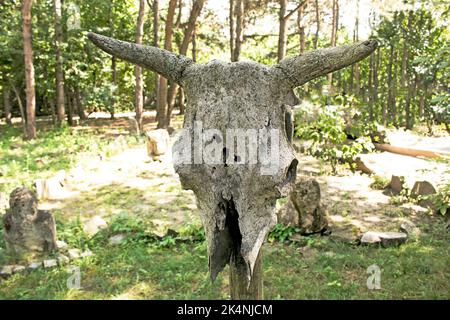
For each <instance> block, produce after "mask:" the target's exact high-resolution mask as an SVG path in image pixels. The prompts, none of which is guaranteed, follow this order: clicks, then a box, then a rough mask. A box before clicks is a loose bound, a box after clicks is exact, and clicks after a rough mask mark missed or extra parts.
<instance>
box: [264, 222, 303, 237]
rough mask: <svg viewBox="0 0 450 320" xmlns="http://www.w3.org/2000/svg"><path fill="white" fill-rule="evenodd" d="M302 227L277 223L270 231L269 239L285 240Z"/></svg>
mask: <svg viewBox="0 0 450 320" xmlns="http://www.w3.org/2000/svg"><path fill="white" fill-rule="evenodd" d="M299 231H300V229H299V228H296V227H293V226H285V225H283V224H281V223H278V224H276V225H275V227H274V228H273V229H272V230H271V231H270V232H269V235H268V241H269V242H273V241H275V240H277V241H280V242H284V241H286V240H288V239H289V237H291V236H293V235H294V234H295V233H297V232H299Z"/></svg>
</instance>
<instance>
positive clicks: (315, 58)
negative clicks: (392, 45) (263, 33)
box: [274, 40, 378, 87]
mask: <svg viewBox="0 0 450 320" xmlns="http://www.w3.org/2000/svg"><path fill="white" fill-rule="evenodd" d="M377 47H378V42H377V41H376V40H367V41H364V42H360V43H355V44H352V45H348V46H341V47H334V48H327V49H320V50H315V51H311V52H308V53H305V54H303V55H301V56H296V57H290V58H286V59H284V60H282V61H280V63H279V64H277V65H275V66H274V68H278V69H281V71H282V72H283V73H284V75H285V77H286V78H287V79H288V81H289V82H291V83H292V86H293V87H298V86H301V85H302V84H305V83H306V82H308V81H311V80H313V79H315V78H317V77H320V76H323V75H326V74H328V73H330V72H333V71H336V70H339V69H342V68H345V67H347V66H349V65H351V64H354V63H356V62H358V61H360V60H362V59H364V58H366V57H367V56H369V55H370V54H371V53H372V52H373V51H375V49H376V48H377Z"/></svg>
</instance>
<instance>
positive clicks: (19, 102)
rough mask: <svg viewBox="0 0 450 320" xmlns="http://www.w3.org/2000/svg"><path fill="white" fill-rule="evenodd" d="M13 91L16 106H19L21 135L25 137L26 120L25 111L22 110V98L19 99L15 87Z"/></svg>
mask: <svg viewBox="0 0 450 320" xmlns="http://www.w3.org/2000/svg"><path fill="white" fill-rule="evenodd" d="M13 90H14V94H15V96H16V100H17V104H18V105H19V111H20V118H21V120H22V121H21V123H22V128H23V133H24V135H25V136H26V135H27V118H26V114H25V110H24V108H23V103H22V98H21V97H20V93H19V90H17V88H16V87H15V86H13Z"/></svg>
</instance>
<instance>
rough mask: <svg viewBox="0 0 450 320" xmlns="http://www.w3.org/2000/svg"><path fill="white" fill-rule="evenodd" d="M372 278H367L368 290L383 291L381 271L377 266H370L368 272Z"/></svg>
mask: <svg viewBox="0 0 450 320" xmlns="http://www.w3.org/2000/svg"><path fill="white" fill-rule="evenodd" d="M366 272H367V273H368V274H370V276H369V277H368V278H367V282H366V284H367V289H369V290H380V289H381V270H380V267H379V266H377V265H376V264H373V265H371V266H369V267H368V268H367V270H366Z"/></svg>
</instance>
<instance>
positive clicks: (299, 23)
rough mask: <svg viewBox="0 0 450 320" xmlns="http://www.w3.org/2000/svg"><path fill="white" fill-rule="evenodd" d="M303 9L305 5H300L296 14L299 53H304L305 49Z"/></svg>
mask: <svg viewBox="0 0 450 320" xmlns="http://www.w3.org/2000/svg"><path fill="white" fill-rule="evenodd" d="M304 11H305V6H302V7H301V8H300V9H299V10H298V15H297V26H298V32H299V37H300V54H304V53H305V51H306V39H305V26H304V25H303V23H302V19H303V15H304Z"/></svg>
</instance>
